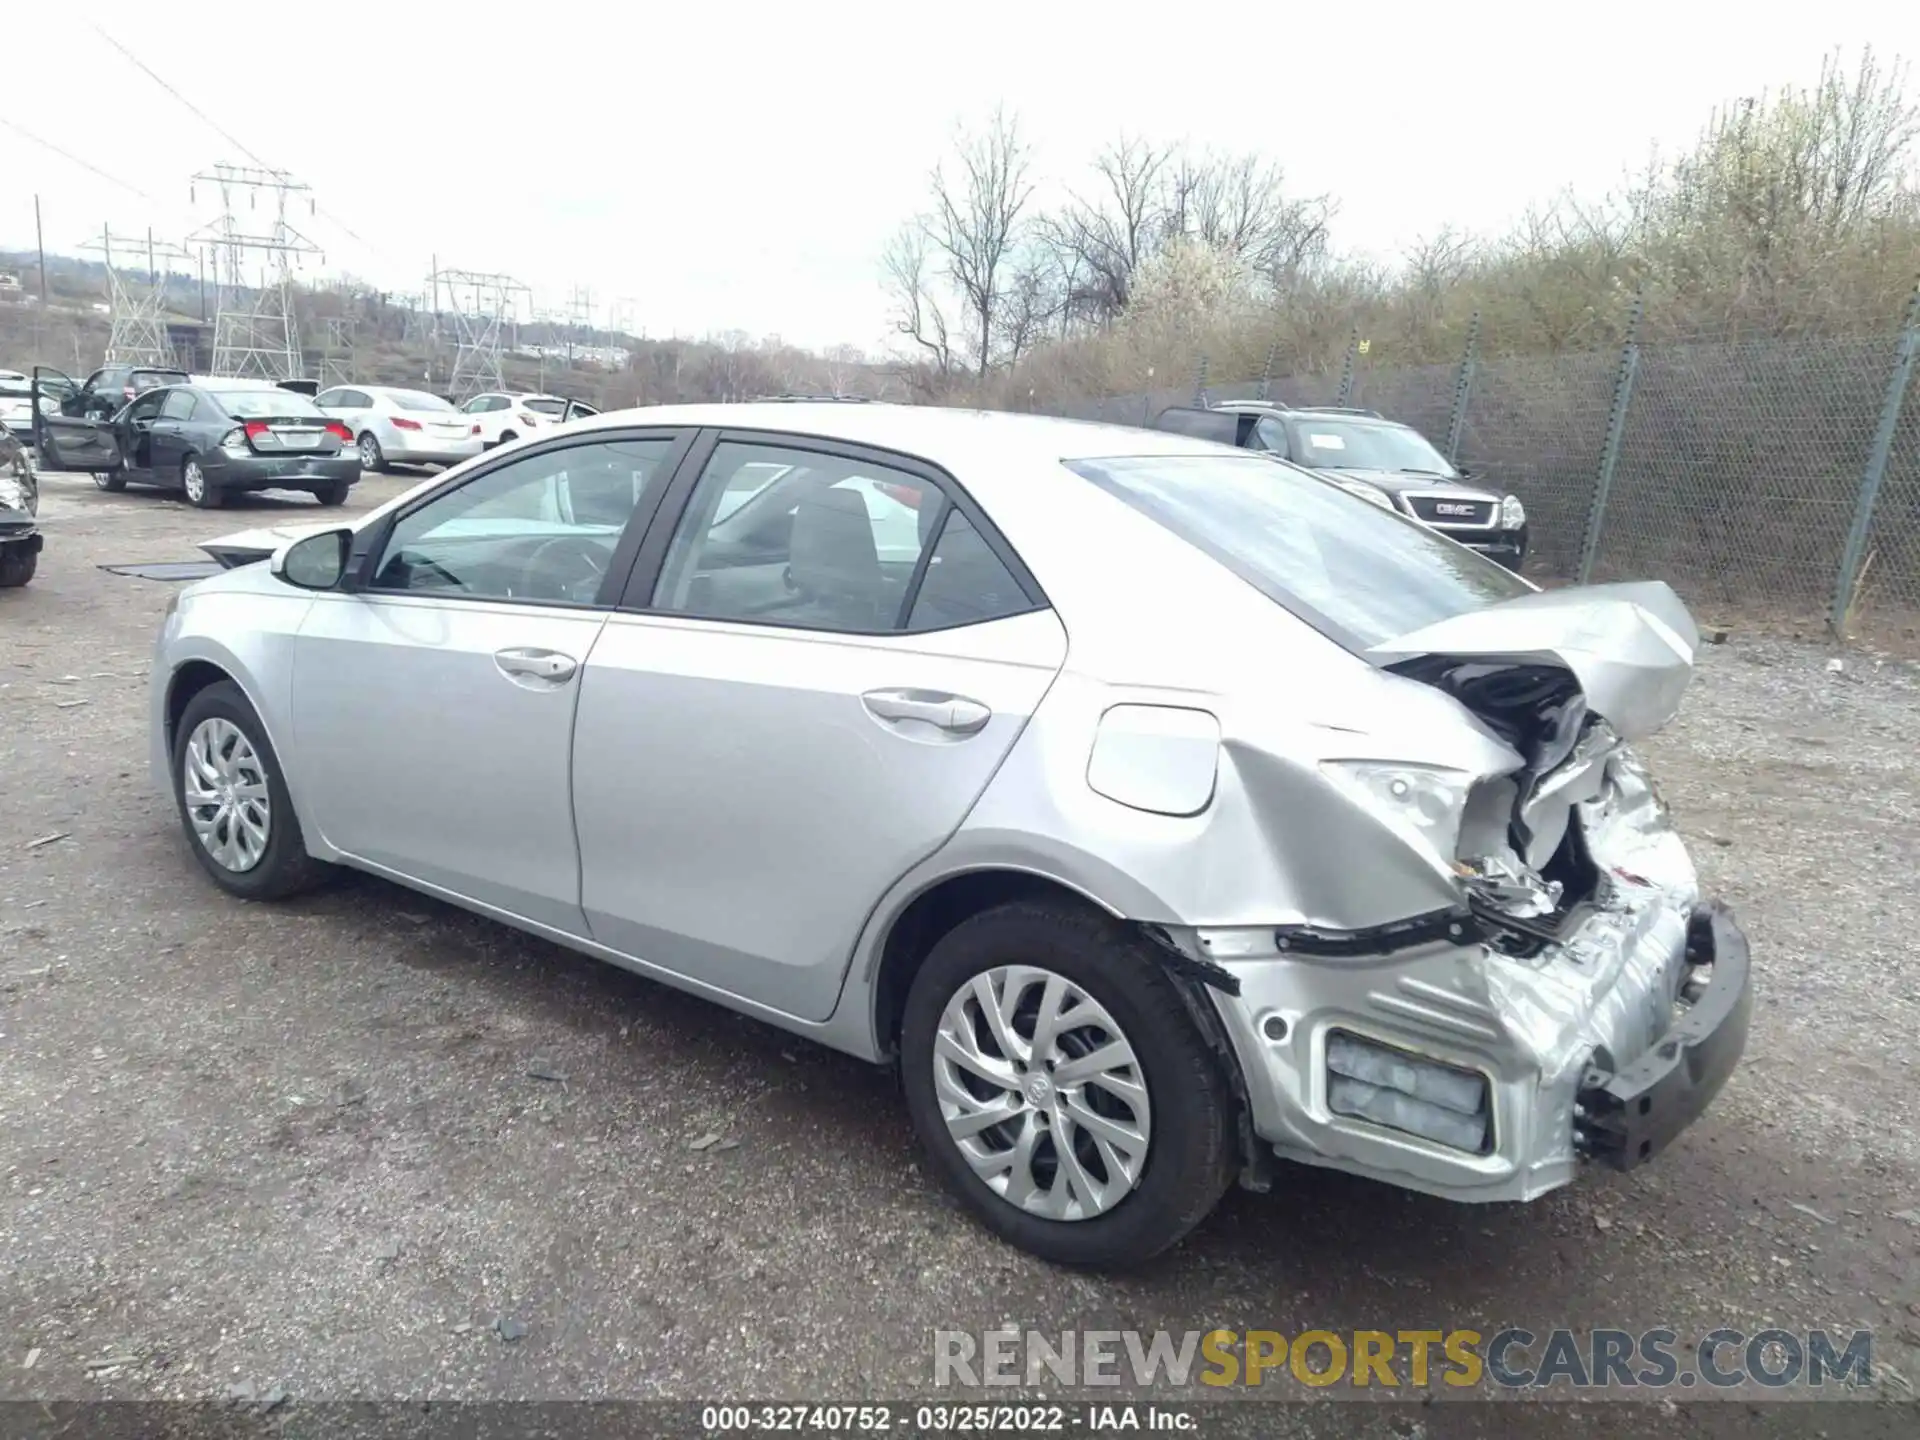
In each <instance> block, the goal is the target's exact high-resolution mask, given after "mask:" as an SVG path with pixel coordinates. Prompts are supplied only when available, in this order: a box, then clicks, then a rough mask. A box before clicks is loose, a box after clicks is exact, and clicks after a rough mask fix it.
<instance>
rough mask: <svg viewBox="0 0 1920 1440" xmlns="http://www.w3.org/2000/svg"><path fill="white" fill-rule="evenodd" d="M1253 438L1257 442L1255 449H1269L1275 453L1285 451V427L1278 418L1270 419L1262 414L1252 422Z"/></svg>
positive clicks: (1282, 454)
mask: <svg viewBox="0 0 1920 1440" xmlns="http://www.w3.org/2000/svg"><path fill="white" fill-rule="evenodd" d="M1253 438H1254V439H1255V440H1256V441H1257V442H1259V443H1258V444H1256V445H1255V446H1254V447H1253V448H1254V449H1256V450H1271V451H1272V452H1273V453H1274V454H1275V455H1281V456H1284V455H1285V454H1286V453H1287V428H1286V426H1284V425H1282V424H1281V423H1280V422H1279V421H1278V420H1270V419H1268V418H1267V417H1266V416H1264V415H1262V416H1261V417H1260V418H1259V419H1258V420H1256V421H1255V422H1254V426H1253Z"/></svg>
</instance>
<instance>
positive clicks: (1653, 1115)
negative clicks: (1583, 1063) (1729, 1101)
mask: <svg viewBox="0 0 1920 1440" xmlns="http://www.w3.org/2000/svg"><path fill="white" fill-rule="evenodd" d="M1686 959H1687V962H1688V964H1689V966H1690V967H1693V974H1694V975H1695V976H1696V977H1698V976H1699V971H1700V970H1701V969H1705V970H1706V971H1707V972H1708V973H1707V975H1706V976H1705V977H1704V978H1705V988H1704V990H1701V991H1699V993H1697V995H1696V996H1695V998H1694V1000H1693V1003H1692V1004H1691V1005H1690V1006H1689V1007H1688V1009H1687V1010H1686V1011H1685V1012H1684V1014H1683V1015H1682V1016H1681V1018H1680V1019H1679V1020H1677V1021H1676V1022H1675V1023H1674V1026H1673V1028H1672V1029H1671V1030H1669V1031H1668V1032H1667V1034H1666V1037H1665V1038H1664V1039H1663V1040H1662V1041H1661V1042H1660V1043H1659V1044H1658V1045H1656V1046H1655V1047H1654V1048H1653V1049H1652V1050H1650V1051H1648V1052H1647V1053H1646V1054H1645V1055H1642V1056H1641V1057H1640V1058H1639V1059H1638V1060H1636V1061H1634V1062H1633V1063H1632V1064H1630V1065H1625V1066H1622V1067H1620V1068H1619V1069H1618V1070H1616V1071H1613V1072H1609V1071H1607V1070H1605V1069H1601V1068H1598V1067H1596V1068H1593V1069H1590V1070H1588V1071H1587V1073H1586V1075H1585V1076H1584V1077H1583V1078H1582V1081H1581V1088H1580V1090H1579V1093H1578V1099H1577V1102H1576V1104H1575V1107H1574V1112H1573V1114H1574V1132H1575V1144H1576V1148H1578V1149H1579V1150H1580V1151H1581V1152H1583V1153H1584V1154H1586V1155H1588V1156H1590V1157H1591V1158H1593V1159H1595V1160H1598V1161H1601V1162H1603V1163H1605V1164H1607V1165H1610V1166H1612V1167H1613V1168H1614V1169H1616V1170H1631V1169H1633V1168H1634V1167H1636V1166H1638V1165H1644V1164H1645V1163H1646V1162H1647V1161H1649V1160H1651V1159H1653V1158H1654V1156H1656V1155H1658V1154H1659V1153H1660V1152H1661V1151H1662V1150H1664V1149H1666V1148H1667V1146H1668V1144H1669V1143H1671V1142H1672V1140H1673V1139H1674V1137H1675V1136H1677V1135H1678V1134H1679V1133H1680V1132H1681V1131H1682V1130H1684V1129H1686V1128H1687V1126H1689V1125H1691V1124H1692V1123H1693V1122H1694V1121H1695V1120H1697V1119H1699V1118H1700V1116H1701V1115H1702V1114H1703V1113H1705V1111H1706V1108H1707V1106H1708V1105H1710V1104H1711V1103H1712V1102H1713V1098H1714V1096H1716V1095H1718V1094H1719V1093H1720V1088H1721V1086H1723V1085H1725V1084H1726V1083H1727V1077H1728V1076H1729V1075H1731V1074H1733V1070H1734V1067H1735V1066H1736V1065H1738V1064H1739V1063H1740V1056H1741V1054H1742V1053H1743V1052H1744V1051H1745V1050H1746V1046H1747V1024H1748V1021H1749V1019H1750V1018H1751V1016H1752V1013H1753V989H1752V985H1751V974H1750V971H1751V957H1750V955H1749V952H1748V949H1747V937H1746V936H1745V935H1744V934H1743V933H1741V930H1740V927H1739V926H1738V925H1736V924H1734V921H1733V917H1732V915H1730V914H1729V913H1728V912H1727V911H1726V909H1725V908H1724V907H1722V906H1718V905H1712V906H1702V907H1700V908H1699V909H1698V910H1696V911H1695V912H1694V914H1693V919H1692V922H1691V923H1690V924H1689V926H1688V928H1687V950H1686Z"/></svg>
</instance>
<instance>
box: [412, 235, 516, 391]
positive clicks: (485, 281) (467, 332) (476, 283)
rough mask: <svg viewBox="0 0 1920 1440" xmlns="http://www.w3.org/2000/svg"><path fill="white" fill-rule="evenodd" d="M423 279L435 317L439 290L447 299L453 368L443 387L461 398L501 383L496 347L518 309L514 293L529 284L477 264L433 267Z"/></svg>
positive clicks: (503, 385) (500, 346)
mask: <svg viewBox="0 0 1920 1440" xmlns="http://www.w3.org/2000/svg"><path fill="white" fill-rule="evenodd" d="M427 280H428V283H429V284H430V285H431V286H432V287H433V313H434V318H435V320H436V322H437V321H438V319H439V317H440V315H441V314H442V313H443V312H442V310H441V308H440V302H441V295H442V292H444V293H445V296H446V301H447V308H446V310H445V312H444V313H445V314H446V315H447V316H448V317H449V318H450V319H451V320H452V322H453V368H452V370H451V372H450V373H449V375H448V377H447V393H448V394H449V395H451V396H453V397H454V398H455V399H456V400H465V399H467V398H468V397H469V396H472V395H478V394H479V393H480V392H481V391H483V390H503V389H505V388H506V380H505V377H504V376H503V375H502V374H501V371H500V352H501V350H502V349H503V348H504V346H505V337H506V331H507V327H508V326H509V325H511V324H512V323H513V321H514V317H515V315H516V314H517V313H518V307H519V297H520V296H522V295H527V296H531V295H532V294H533V291H532V289H531V288H530V287H528V286H526V285H523V284H521V283H520V282H519V281H518V280H516V279H514V278H513V277H512V276H511V275H500V274H493V273H483V272H481V271H478V270H447V269H440V268H436V269H435V270H434V272H433V274H431V275H430V276H428V277H427Z"/></svg>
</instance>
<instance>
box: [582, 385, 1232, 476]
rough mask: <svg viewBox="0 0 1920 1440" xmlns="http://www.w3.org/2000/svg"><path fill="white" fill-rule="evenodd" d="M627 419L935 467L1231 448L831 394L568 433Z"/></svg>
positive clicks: (692, 408) (616, 414) (595, 419)
mask: <svg viewBox="0 0 1920 1440" xmlns="http://www.w3.org/2000/svg"><path fill="white" fill-rule="evenodd" d="M552 398H554V399H559V398H561V397H559V396H554V397H552ZM632 425H673V426H683V425H692V426H711V427H713V428H716V429H731V430H767V431H777V432H783V433H786V434H791V435H806V436H813V437H817V438H819V439H825V440H840V441H844V442H847V443H849V444H854V445H867V446H872V447H873V448H875V449H880V450H896V451H899V452H900V453H902V454H904V455H912V456H918V457H920V458H921V459H925V460H929V461H932V462H933V463H935V464H939V465H949V464H951V465H964V464H980V463H987V464H991V463H992V461H993V460H994V459H1008V460H1019V461H1023V462H1033V461H1049V462H1059V461H1063V460H1092V459H1098V458H1101V457H1114V456H1123V455H1194V454H1215V453H1218V452H1219V451H1221V450H1230V449H1231V448H1232V447H1231V446H1223V445H1216V444H1213V443H1211V442H1209V441H1205V440H1196V439H1194V438H1193V437H1192V436H1188V435H1175V434H1169V433H1167V432H1164V431H1159V430H1145V429H1139V428H1136V427H1134V426H1131V425H1108V424H1101V423H1098V422H1095V421H1090V420H1066V419H1061V418H1059V417H1057V416H1052V415H1022V414H1018V413H1014V412H1009V411H1002V410H961V409H952V408H949V407H947V406H943V405H891V404H878V403H876V404H867V405H846V404H842V403H840V402H839V401H832V400H827V401H817V402H816V401H791V400H768V401H749V402H746V403H744V404H697V405H655V406H644V407H641V408H639V409H632V410H605V411H602V412H601V413H600V414H598V415H593V416H589V417H587V418H585V419H582V420H577V421H575V422H574V423H573V424H572V425H570V426H569V427H568V433H569V434H576V435H577V434H582V433H591V432H592V431H595V430H613V429H620V428H623V427H626V426H632Z"/></svg>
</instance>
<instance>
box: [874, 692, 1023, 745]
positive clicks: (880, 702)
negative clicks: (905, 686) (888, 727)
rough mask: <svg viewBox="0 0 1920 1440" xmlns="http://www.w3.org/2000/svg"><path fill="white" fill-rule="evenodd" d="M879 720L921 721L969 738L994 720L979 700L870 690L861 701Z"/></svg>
mask: <svg viewBox="0 0 1920 1440" xmlns="http://www.w3.org/2000/svg"><path fill="white" fill-rule="evenodd" d="M860 699H861V702H862V703H863V704H864V705H865V706H866V707H867V710H868V712H869V713H870V714H872V715H874V716H875V717H876V718H878V719H881V720H921V721H924V722H926V723H927V724H929V725H932V726H934V727H936V728H938V729H941V730H945V731H947V732H948V733H949V734H953V735H971V734H973V733H974V732H976V731H978V730H980V729H982V728H983V727H984V726H985V725H986V723H987V721H989V720H991V719H992V718H993V711H991V710H989V709H988V708H987V707H986V706H984V705H982V704H981V703H980V702H979V701H978V700H969V699H967V698H966V697H965V696H962V695H949V694H947V693H946V692H944V691H940V690H869V691H868V692H867V693H866V694H864V695H862V696H861V697H860Z"/></svg>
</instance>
